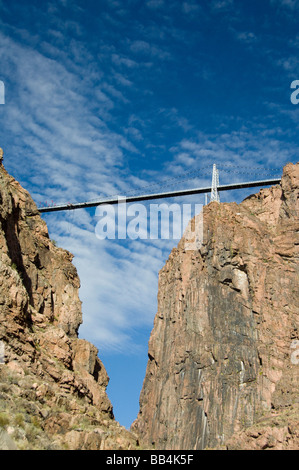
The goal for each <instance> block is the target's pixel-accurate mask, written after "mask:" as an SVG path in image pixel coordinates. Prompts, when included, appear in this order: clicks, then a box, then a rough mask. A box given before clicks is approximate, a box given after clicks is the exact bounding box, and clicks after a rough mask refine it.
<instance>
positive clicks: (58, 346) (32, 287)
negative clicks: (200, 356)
mask: <svg viewBox="0 0 299 470" xmlns="http://www.w3.org/2000/svg"><path fill="white" fill-rule="evenodd" d="M2 158H3V153H2V151H1V153H0V160H1V161H0V286H1V290H0V346H1V351H2V354H1V351H0V356H1V357H0V359H1V361H0V362H1V364H0V431H1V435H0V447H1V446H2V448H18V449H130V448H131V449H133V448H136V446H137V441H136V436H134V435H133V434H132V433H130V432H128V431H127V430H126V429H124V428H123V427H121V426H120V425H119V424H118V423H117V422H116V421H115V420H114V417H113V410H112V406H111V403H110V401H109V399H108V397H107V395H106V387H107V384H108V380H109V379H108V376H107V373H106V370H105V368H104V366H103V364H102V362H101V361H100V359H99V358H98V356H97V353H98V351H97V349H96V348H95V346H93V345H92V344H91V343H89V342H88V341H85V340H83V339H79V338H78V328H79V325H80V324H81V323H82V312H81V302H80V299H79V296H78V290H79V286H80V282H79V278H78V275H77V272H76V269H75V267H74V265H73V264H72V255H71V254H70V253H69V252H68V251H66V250H63V249H61V248H58V247H57V246H56V244H55V243H54V242H53V241H51V240H50V238H49V235H48V230H47V227H46V223H45V222H44V221H43V220H42V219H41V217H40V215H39V213H38V211H37V207H36V205H35V203H34V202H33V200H32V199H31V197H30V195H29V194H28V192H27V191H25V190H24V189H23V188H22V187H21V186H20V184H19V183H18V182H17V181H15V180H14V179H13V178H12V177H11V176H10V175H9V174H8V173H7V172H6V170H5V169H4V167H3V165H2Z"/></svg>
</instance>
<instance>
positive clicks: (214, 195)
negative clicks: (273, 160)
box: [38, 164, 281, 213]
mask: <svg viewBox="0 0 299 470" xmlns="http://www.w3.org/2000/svg"><path fill="white" fill-rule="evenodd" d="M174 179H175V178H174ZM187 179H190V178H187ZM280 181H281V178H270V179H262V180H256V181H245V182H241V183H230V184H224V185H220V184H219V170H218V169H217V166H216V164H214V165H213V171H212V184H211V186H207V187H200V188H190V189H180V190H178V189H176V190H174V191H168V192H158V193H149V194H139V195H136V194H135V195H133V196H113V197H110V198H109V197H108V198H102V199H97V200H94V201H87V202H77V203H76V202H75V203H67V204H58V205H51V206H44V207H38V211H39V212H40V213H46V212H58V211H69V210H74V209H86V208H90V207H96V206H99V205H103V204H120V203H122V202H125V203H132V202H141V201H149V200H155V199H167V198H172V197H181V196H191V195H194V194H206V195H208V194H210V201H217V202H220V196H219V192H222V191H232V190H236V189H246V188H254V187H262V186H272V185H275V184H279V183H280Z"/></svg>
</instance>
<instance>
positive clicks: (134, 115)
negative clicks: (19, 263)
mask: <svg viewBox="0 0 299 470" xmlns="http://www.w3.org/2000/svg"><path fill="white" fill-rule="evenodd" d="M298 8H299V1H298V0H263V1H256V0H250V1H249V0H242V1H237V0H209V1H192V0H186V1H176V0H173V1H166V0H148V1H137V0H128V1H126V2H124V1H118V0H101V1H97V2H96V1H90V0H87V1H86V0H85V1H84V2H83V1H79V0H55V1H50V2H49V1H44V2H38V1H33V0H29V1H27V2H21V1H18V0H16V1H14V2H11V1H6V0H0V80H1V81H2V82H3V83H4V84H5V105H0V147H2V148H3V149H4V152H5V157H4V158H5V166H6V168H7V170H8V171H9V172H10V173H11V174H12V175H13V176H14V177H15V178H16V179H17V180H19V181H20V182H21V184H22V185H23V186H24V187H25V188H26V189H28V190H29V191H30V193H31V195H32V196H33V198H34V200H35V201H36V202H37V204H38V205H44V204H45V203H46V202H47V204H52V203H59V202H80V201H85V200H86V201H87V200H92V199H95V198H97V197H99V196H100V197H101V196H107V195H117V194H121V195H124V194H129V193H130V191H131V192H132V191H135V190H137V189H138V188H142V187H147V186H148V187H147V188H146V192H148V190H150V191H159V190H161V189H166V190H168V189H169V190H171V189H172V188H173V187H179V188H186V187H193V186H197V185H207V184H209V183H210V181H211V169H212V165H213V163H217V164H218V165H219V169H220V182H221V183H223V184H224V183H228V182H230V181H232V180H233V181H242V180H246V179H257V178H260V177H261V176H264V175H267V176H276V175H277V174H281V169H282V167H283V165H284V164H286V163H287V162H289V161H291V162H296V161H298V155H297V147H298V124H299V105H298V106H296V105H294V104H292V103H291V100H290V96H291V93H292V91H293V90H291V88H290V85H291V82H292V81H293V80H298V79H299V61H298V47H299V29H298ZM221 165H222V167H221ZM226 165H231V166H232V167H233V168H234V169H235V171H234V172H233V171H227V170H230V168H229V167H228V166H226ZM262 168H267V169H272V170H271V171H268V170H267V171H264V170H262ZM196 170H197V171H196ZM192 171H193V172H195V173H194V174H192V176H193V179H187V178H188V177H190V172H192ZM275 171H276V173H275ZM277 172H278V173H277ZM155 185H156V186H155ZM246 195H248V192H244V191H241V192H237V191H235V192H232V193H229V194H222V195H221V199H222V201H232V200H236V201H237V202H239V201H241V200H242V198H243V197H245V196H246ZM52 201H53V202H52ZM188 201H189V202H194V201H197V202H204V201H203V198H201V197H197V198H189V199H185V200H184V202H188ZM171 202H173V201H171ZM176 202H180V201H176ZM44 218H45V220H46V221H47V224H48V227H49V232H50V236H51V237H52V238H53V239H55V240H56V242H57V243H58V244H59V245H60V246H62V247H64V248H66V249H68V250H70V251H71V252H72V253H73V254H74V255H75V258H74V263H75V265H76V266H77V269H78V273H79V276H80V279H81V289H80V296H81V299H82V301H83V305H82V308H83V325H82V326H81V327H80V331H79V334H80V337H83V338H85V339H87V340H89V341H91V342H93V343H94V344H95V345H96V346H97V347H98V349H99V356H100V357H101V359H102V360H103V362H104V364H105V366H106V368H107V371H108V374H109V376H110V384H109V388H108V392H109V396H110V398H111V401H112V403H113V406H114V410H115V415H116V418H117V419H118V420H119V421H120V422H121V424H124V425H125V426H127V427H128V426H130V424H131V423H132V421H133V420H134V419H135V417H136V415H137V412H138V399H139V393H140V389H141V386H142V381H143V378H144V374H145V367H146V363H147V342H148V339H149V334H150V331H151V329H152V324H153V318H154V315H155V313H156V308H157V300H156V299H157V287H158V271H159V269H160V268H161V267H162V266H163V264H164V263H165V260H166V259H167V257H168V255H169V253H170V251H171V249H172V248H173V246H175V245H176V241H174V240H135V241H133V240H102V241H101V240H99V239H97V237H96V236H95V225H96V223H97V219H96V217H95V210H94V209H93V210H91V209H90V210H80V211H73V212H70V213H63V214H61V213H52V214H49V215H47V216H44Z"/></svg>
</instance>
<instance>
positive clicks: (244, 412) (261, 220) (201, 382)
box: [133, 164, 299, 449]
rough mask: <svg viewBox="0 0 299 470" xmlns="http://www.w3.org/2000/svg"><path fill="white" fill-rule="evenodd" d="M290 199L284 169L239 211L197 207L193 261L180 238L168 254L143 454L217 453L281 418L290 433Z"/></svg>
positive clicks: (294, 373)
mask: <svg viewBox="0 0 299 470" xmlns="http://www.w3.org/2000/svg"><path fill="white" fill-rule="evenodd" d="M298 193H299V164H297V165H293V164H288V165H287V166H286V167H285V168H284V171H283V176H282V181H281V184H280V185H277V186H274V187H272V188H268V189H263V190H261V191H260V192H259V193H258V194H256V195H253V196H250V197H248V198H246V199H245V200H244V201H243V202H242V203H241V204H239V205H238V204H236V203H229V204H218V203H216V202H214V203H210V204H209V205H208V206H205V207H204V239H203V244H202V246H201V248H200V249H199V250H192V251H191V250H189V249H188V247H189V245H188V243H187V241H186V239H185V238H184V237H183V238H182V240H181V241H180V243H179V244H178V246H177V248H175V249H173V250H172V252H171V254H170V256H169V259H168V261H167V262H166V264H165V266H164V268H163V269H162V270H161V271H160V275H159V293H158V312H157V315H156V317H155V321H154V328H153V331H152V334H151V337H150V341H149V351H148V355H149V361H148V365H147V371H146V376H145V380H144V384H143V389H142V392H141V396H140V412H139V414H138V417H137V420H136V421H135V423H134V424H133V429H134V430H135V431H136V432H138V434H139V435H140V436H141V439H142V440H143V442H144V443H145V445H147V446H151V445H152V444H153V445H154V446H155V448H158V449H204V448H219V447H222V448H225V447H226V445H227V443H228V442H229V440H230V439H233V436H236V435H237V434H238V433H242V432H243V430H244V429H247V428H249V427H250V426H253V425H254V424H255V423H257V422H258V421H259V420H260V419H261V418H265V416H267V415H269V416H272V415H271V413H273V412H274V411H275V412H276V413H278V414H279V413H282V414H283V413H284V412H285V410H286V409H289V408H292V409H295V410H297V411H296V413H295V414H294V416H292V423H293V424H294V423H298V421H299V420H298V409H297V408H294V407H296V404H297V403H298V401H299V398H298V385H299V365H298V363H299V361H298V362H296V361H295V360H292V357H293V358H294V357H295V356H294V355H293V356H292V353H293V352H294V351H293V349H292V347H293V346H294V344H297V343H294V341H296V340H298V339H299V322H298V314H299V308H298V279H299V264H298V257H299V219H298V214H299V200H298ZM298 344H299V343H298ZM271 423H273V421H271ZM268 427H271V424H269V426H268ZM262 435H263V442H264V443H261V442H260V444H259V445H258V446H257V448H266V447H267V446H268V447H273V448H275V447H279V446H285V445H286V442H288V448H292V447H294V446H296V445H297V446H298V440H296V439H295V438H294V439H293V440H292V439H291V438H290V435H289V432H288V431H287V424H285V425H284V426H282V427H281V428H279V429H277V430H276V431H275V432H274V431H273V432H271V433H270V431H269V429H268V430H267V432H266V433H264V434H263V433H262V432H261V434H260V436H262ZM271 436H272V437H271ZM247 438H248V436H247ZM247 438H246V439H243V442H245V441H246V444H244V447H246V448H247V446H249V447H250V445H251V444H250V443H249V441H250V440H249V439H247ZM236 439H237V438H236ZM252 439H254V438H252ZM257 439H258V437H257ZM269 439H270V441H271V442H272V444H269V443H268V444H267V443H266V441H267V442H268V441H269ZM260 441H262V439H260ZM230 442H231V444H230V445H231V447H233V446H234V445H236V447H238V446H239V444H236V443H237V440H235V441H230ZM232 442H235V444H232ZM239 442H241V441H239ZM257 442H258V441H257V440H256V441H255V443H257ZM239 447H240V446H239ZM241 447H242V446H241ZM252 448H255V447H254V446H252Z"/></svg>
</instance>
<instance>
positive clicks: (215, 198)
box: [211, 163, 220, 202]
mask: <svg viewBox="0 0 299 470" xmlns="http://www.w3.org/2000/svg"><path fill="white" fill-rule="evenodd" d="M218 186H219V171H218V170H217V167H216V164H215V163H214V165H213V174H212V189H211V201H217V202H220V197H219V193H218V190H217V188H218Z"/></svg>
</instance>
